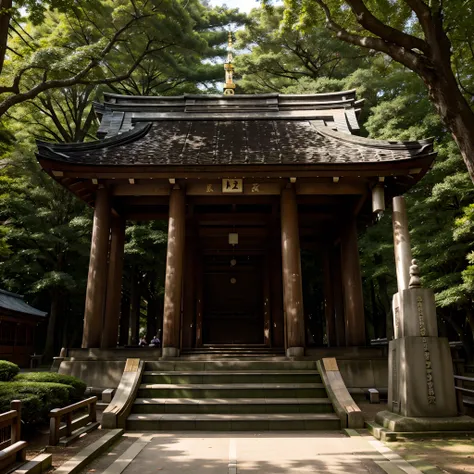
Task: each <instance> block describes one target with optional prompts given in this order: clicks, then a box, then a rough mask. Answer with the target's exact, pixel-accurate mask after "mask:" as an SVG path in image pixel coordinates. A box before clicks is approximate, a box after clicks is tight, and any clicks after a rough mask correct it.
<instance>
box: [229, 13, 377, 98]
mask: <svg viewBox="0 0 474 474" xmlns="http://www.w3.org/2000/svg"><path fill="white" fill-rule="evenodd" d="M283 11H284V8H283V7H274V8H264V9H262V8H261V9H254V10H252V12H251V13H250V14H249V21H248V23H247V24H246V26H245V29H244V30H242V31H239V32H238V34H237V38H238V43H237V48H241V49H243V50H244V51H245V50H247V49H250V52H249V53H245V54H244V53H243V52H242V54H238V55H237V57H236V60H235V63H236V72H237V75H238V76H241V77H242V79H241V80H240V81H239V83H238V86H239V88H241V89H242V90H243V91H245V92H247V93H256V92H257V93H258V92H272V91H273V92H280V91H282V89H285V88H289V89H290V90H287V91H285V92H287V93H301V92H300V90H299V89H298V86H296V83H297V82H298V83H301V84H309V83H310V82H311V81H310V80H316V79H320V80H321V82H322V83H324V82H327V81H329V83H330V84H331V86H330V85H329V84H326V86H323V85H322V84H321V85H319V86H317V89H316V90H314V92H326V91H327V90H331V91H332V90H335V89H338V88H339V87H338V85H336V84H337V80H338V79H342V78H344V77H345V76H346V75H348V74H350V73H351V72H352V71H353V70H354V69H357V68H358V67H362V66H363V65H364V64H366V63H367V62H368V54H367V53H361V52H360V51H359V50H358V49H356V48H354V47H352V46H349V45H346V44H344V43H341V42H340V41H338V40H337V39H335V38H333V37H332V35H331V34H330V33H329V32H328V31H327V30H326V29H325V28H324V27H323V26H321V27H318V28H313V29H311V31H307V32H304V33H303V32H302V31H299V30H297V29H291V28H282V27H281V25H280V24H281V21H282V19H283ZM331 81H332V82H331ZM292 87H296V89H293V90H291V88H292Z"/></svg>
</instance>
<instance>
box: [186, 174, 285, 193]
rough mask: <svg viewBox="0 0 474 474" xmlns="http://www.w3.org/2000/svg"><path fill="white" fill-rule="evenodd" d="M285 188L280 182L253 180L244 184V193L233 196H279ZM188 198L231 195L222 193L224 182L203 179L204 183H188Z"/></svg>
mask: <svg viewBox="0 0 474 474" xmlns="http://www.w3.org/2000/svg"><path fill="white" fill-rule="evenodd" d="M282 187H283V185H282V183H280V182H268V181H258V180H252V179H251V178H250V179H248V180H246V182H245V183H244V191H243V193H240V194H237V193H236V194H232V196H244V195H247V196H248V195H252V196H265V195H267V196H268V195H279V194H280V192H281V188H282ZM186 194H187V195H188V196H229V193H224V192H222V181H219V180H214V179H209V180H206V179H203V180H202V182H194V183H191V182H190V183H188V185H187V187H186Z"/></svg>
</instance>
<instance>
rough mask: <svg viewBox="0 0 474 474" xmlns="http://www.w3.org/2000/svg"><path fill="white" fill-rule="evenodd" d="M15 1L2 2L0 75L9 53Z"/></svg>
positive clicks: (0, 10) (1, 0)
mask: <svg viewBox="0 0 474 474" xmlns="http://www.w3.org/2000/svg"><path fill="white" fill-rule="evenodd" d="M12 3H13V0H0V74H1V73H2V70H3V63H4V61H5V55H6V53H7V43H8V30H9V28H10V18H11V9H12Z"/></svg>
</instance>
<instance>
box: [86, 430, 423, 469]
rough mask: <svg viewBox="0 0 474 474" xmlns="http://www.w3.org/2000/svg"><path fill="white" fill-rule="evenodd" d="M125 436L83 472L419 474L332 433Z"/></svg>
mask: <svg viewBox="0 0 474 474" xmlns="http://www.w3.org/2000/svg"><path fill="white" fill-rule="evenodd" d="M131 436H133V438H130V439H129V440H128V442H126V443H123V444H122V446H121V447H119V448H118V449H117V448H115V449H113V452H111V453H109V454H110V455H108V454H105V455H103V456H102V457H101V458H100V459H98V460H97V461H94V463H92V464H91V465H90V466H88V468H87V469H85V470H84V471H83V473H84V474H87V473H88V472H96V473H101V474H102V473H104V474H120V473H122V472H123V473H124V474H137V473H138V474H151V473H153V474H155V473H156V472H157V471H158V472H163V473H167V474H177V473H180V474H181V473H183V474H187V473H193V474H194V473H199V474H200V473H204V474H257V473H258V474H300V473H301V474H305V473H334V474H339V473H346V474H384V473H389V474H420V471H419V470H418V469H415V468H414V467H413V466H411V465H410V464H408V463H407V462H406V461H403V460H402V459H401V458H399V457H398V456H397V455H396V454H394V453H393V452H391V451H390V450H389V449H387V448H385V447H384V446H383V444H382V443H380V442H378V441H375V440H374V438H372V437H369V436H354V437H347V436H345V435H344V434H342V433H338V432H331V433H329V432H327V433H314V432H313V433H291V432H287V433H278V434H275V433H264V432H261V433H242V434H239V433H236V432H233V433H190V432H186V433H184V432H182V433H168V434H165V433H153V434H151V433H150V434H144V435H143V436H141V437H140V436H137V433H133V435H131ZM126 437H127V435H126V436H125V438H126ZM117 454H118V455H119V457H117Z"/></svg>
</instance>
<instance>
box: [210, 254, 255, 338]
mask: <svg viewBox="0 0 474 474" xmlns="http://www.w3.org/2000/svg"><path fill="white" fill-rule="evenodd" d="M203 283H204V285H203V290H204V291H203V305H204V311H203V344H230V345H232V344H235V345H237V344H263V342H264V333H263V330H264V327H263V326H264V321H263V292H262V290H263V258H262V256H260V255H245V256H244V255H235V256H233V255H218V256H208V257H206V258H205V261H204V281H203Z"/></svg>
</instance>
